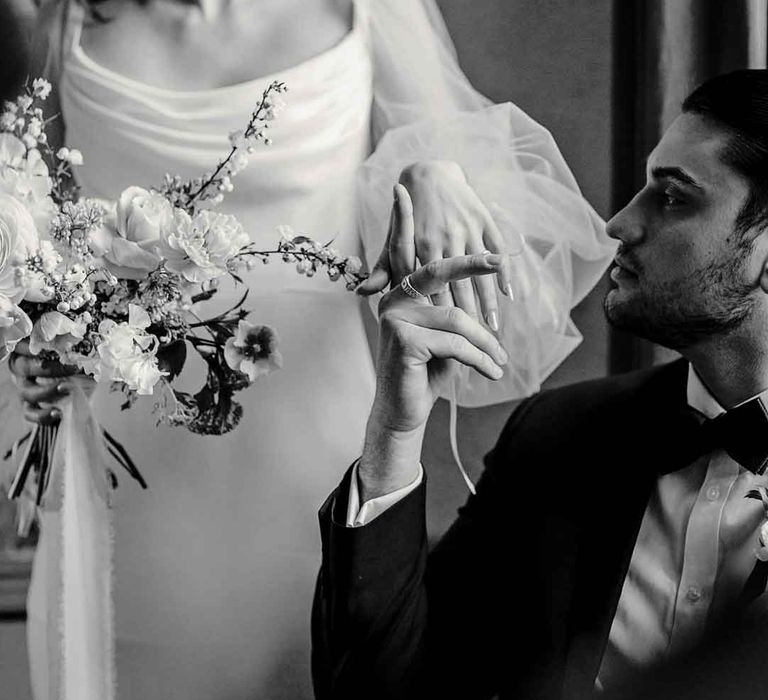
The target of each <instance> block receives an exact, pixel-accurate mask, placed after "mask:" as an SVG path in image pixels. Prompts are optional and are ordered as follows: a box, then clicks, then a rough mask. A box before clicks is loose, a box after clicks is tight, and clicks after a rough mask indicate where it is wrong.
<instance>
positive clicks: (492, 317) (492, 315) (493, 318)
mask: <svg viewBox="0 0 768 700" xmlns="http://www.w3.org/2000/svg"><path fill="white" fill-rule="evenodd" d="M485 321H486V323H487V324H488V327H489V328H490V329H491V330H492V331H498V330H499V315H498V314H497V313H496V312H495V311H489V312H488V315H487V316H486V317H485Z"/></svg>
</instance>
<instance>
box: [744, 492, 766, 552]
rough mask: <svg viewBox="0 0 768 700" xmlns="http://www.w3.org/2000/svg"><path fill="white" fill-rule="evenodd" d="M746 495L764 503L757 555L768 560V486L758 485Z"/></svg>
mask: <svg viewBox="0 0 768 700" xmlns="http://www.w3.org/2000/svg"><path fill="white" fill-rule="evenodd" d="M746 497H747V498H754V499H755V500H758V501H761V502H762V504H763V524H762V525H761V526H760V535H759V537H758V539H759V545H758V547H757V548H756V549H755V556H756V557H757V558H758V559H759V560H760V561H768V487H765V486H758V487H757V488H756V489H753V490H752V491H750V492H749V493H748V494H747V495H746Z"/></svg>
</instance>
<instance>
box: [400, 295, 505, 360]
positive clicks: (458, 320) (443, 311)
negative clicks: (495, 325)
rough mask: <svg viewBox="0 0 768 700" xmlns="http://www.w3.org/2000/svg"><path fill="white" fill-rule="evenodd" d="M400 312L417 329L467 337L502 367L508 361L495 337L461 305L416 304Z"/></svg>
mask: <svg viewBox="0 0 768 700" xmlns="http://www.w3.org/2000/svg"><path fill="white" fill-rule="evenodd" d="M398 313H399V314H400V316H401V318H402V320H404V321H405V322H407V323H409V324H411V325H414V326H417V327H418V328H425V329H429V330H434V331H442V332H444V333H448V334H450V335H455V336H457V337H461V338H464V339H465V340H467V341H468V342H469V343H471V344H472V345H474V346H475V347H476V348H477V349H478V350H480V351H481V352H483V353H485V354H486V355H488V356H489V357H490V358H491V359H492V360H493V361H494V362H495V363H496V364H497V365H499V366H503V365H505V364H507V362H509V356H508V355H507V353H506V351H505V350H504V348H503V347H502V346H501V343H499V341H498V340H497V339H496V337H495V336H494V335H493V334H491V333H489V332H488V330H487V329H486V328H484V327H483V326H482V325H480V323H479V322H478V321H477V320H475V319H474V318H472V317H471V316H470V315H469V314H467V312H466V311H464V310H462V309H459V308H458V307H434V306H421V305H416V306H409V307H408V308H407V309H405V310H402V311H399V312H398Z"/></svg>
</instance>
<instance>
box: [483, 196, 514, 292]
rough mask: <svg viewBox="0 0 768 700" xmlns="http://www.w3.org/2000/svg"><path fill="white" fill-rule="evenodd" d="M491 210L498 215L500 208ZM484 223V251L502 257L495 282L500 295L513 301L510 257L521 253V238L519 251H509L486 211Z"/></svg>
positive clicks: (496, 206)
mask: <svg viewBox="0 0 768 700" xmlns="http://www.w3.org/2000/svg"><path fill="white" fill-rule="evenodd" d="M492 209H494V211H497V213H498V212H499V211H500V209H501V208H500V207H499V206H498V205H493V206H492ZM484 222H485V223H484V228H483V242H484V243H485V247H486V249H487V250H490V251H491V252H492V253H498V254H500V255H503V256H504V262H503V264H502V266H501V268H500V269H499V273H498V274H497V275H496V282H497V283H498V285H499V289H500V290H501V293H502V294H505V295H506V296H508V297H509V298H510V299H514V298H515V293H514V291H513V290H514V287H513V286H512V262H511V260H510V256H511V255H519V254H520V253H521V252H522V237H520V236H518V239H519V242H520V246H521V247H520V249H518V250H513V251H510V250H509V246H508V245H507V241H506V239H505V238H504V236H503V235H502V233H501V230H500V229H499V227H498V225H497V224H496V221H495V220H494V218H493V216H492V214H491V213H490V212H488V211H486V213H485V216H484Z"/></svg>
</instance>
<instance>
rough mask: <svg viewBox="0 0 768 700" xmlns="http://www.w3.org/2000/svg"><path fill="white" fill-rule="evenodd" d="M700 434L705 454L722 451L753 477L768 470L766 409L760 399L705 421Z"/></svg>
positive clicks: (767, 418) (767, 420)
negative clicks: (753, 474) (717, 450)
mask: <svg viewBox="0 0 768 700" xmlns="http://www.w3.org/2000/svg"><path fill="white" fill-rule="evenodd" d="M701 434H702V437H703V444H702V446H701V447H702V448H703V450H704V451H706V452H709V451H711V450H714V449H717V448H722V449H724V450H725V451H726V452H727V453H728V454H729V455H730V456H731V457H732V458H733V459H734V460H735V461H737V462H738V463H739V464H740V465H741V466H742V467H744V468H745V469H749V471H751V472H753V473H755V474H762V473H763V472H765V470H766V467H768V408H766V405H765V404H764V403H763V401H762V399H761V398H759V397H758V398H754V399H750V400H749V401H746V402H745V403H743V404H741V405H739V406H737V407H736V408H732V409H731V410H730V411H726V412H725V413H723V414H722V415H720V416H718V417H717V418H712V419H708V420H705V421H704V422H703V423H702V425H701Z"/></svg>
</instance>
